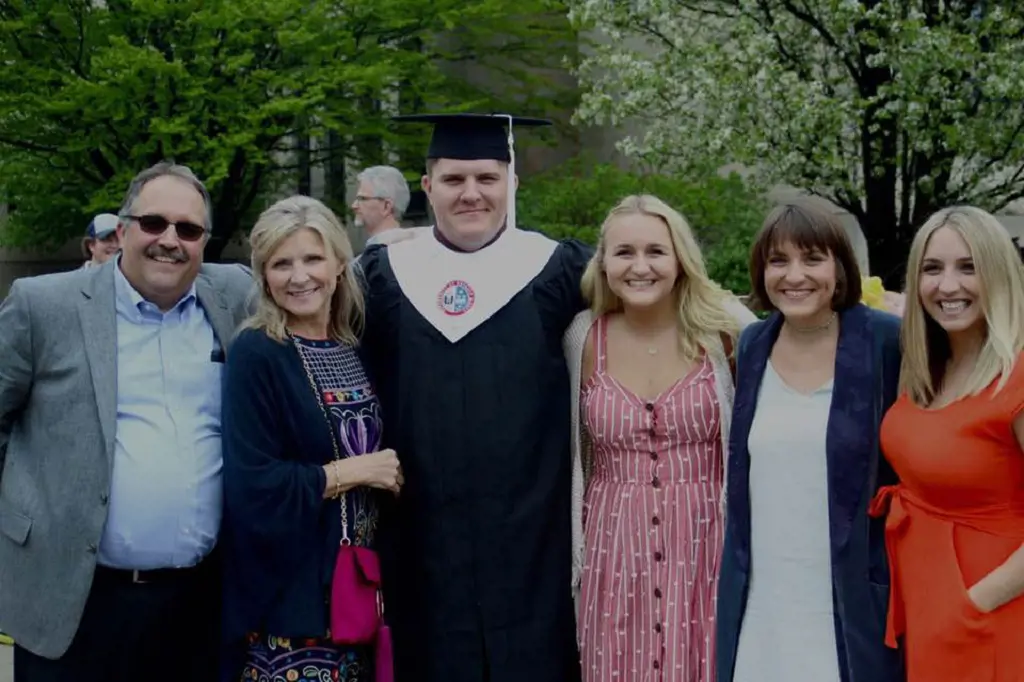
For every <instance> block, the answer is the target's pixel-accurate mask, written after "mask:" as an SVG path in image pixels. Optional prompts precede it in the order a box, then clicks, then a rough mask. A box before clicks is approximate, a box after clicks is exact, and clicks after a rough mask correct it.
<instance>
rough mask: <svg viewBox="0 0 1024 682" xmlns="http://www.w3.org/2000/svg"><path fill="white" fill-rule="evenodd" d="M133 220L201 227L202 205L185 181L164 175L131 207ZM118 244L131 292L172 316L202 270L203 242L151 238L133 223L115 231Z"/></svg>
mask: <svg viewBox="0 0 1024 682" xmlns="http://www.w3.org/2000/svg"><path fill="white" fill-rule="evenodd" d="M130 210H131V214H132V215H133V216H136V218H139V217H142V218H145V219H146V221H147V224H148V223H149V222H153V221H155V222H159V221H158V220H156V218H157V217H159V218H162V219H163V220H164V221H169V222H170V223H190V224H192V225H205V223H206V203H205V202H204V200H203V195H202V194H200V193H199V192H198V191H197V190H196V188H195V187H193V186H192V185H191V184H190V183H189V182H188V181H187V180H184V179H182V178H178V177H175V176H173V175H163V176H160V177H157V178H154V179H153V180H150V181H149V182H147V183H146V184H145V185H144V186H143V187H142V189H141V190H140V191H139V195H138V197H136V199H135V201H134V202H133V203H132V206H131V207H130ZM117 234H118V237H119V239H120V242H121V247H122V248H121V250H122V256H121V271H122V272H123V273H124V276H125V278H126V279H127V280H128V281H129V282H130V283H131V285H132V287H134V288H135V290H136V291H138V292H139V294H141V295H142V296H143V298H145V299H146V300H148V301H150V302H151V303H153V304H154V305H156V306H158V307H159V308H160V309H161V310H165V311H166V310H170V308H171V307H173V306H174V305H175V304H176V303H177V302H178V301H179V300H181V298H182V297H183V296H184V295H185V294H186V293H188V290H189V289H190V288H191V287H192V283H193V282H195V279H196V275H197V274H198V273H199V268H200V266H202V264H203V247H205V246H206V241H207V236H205V235H204V236H202V237H200V238H199V239H196V240H194V241H189V240H187V239H182V238H181V236H180V235H179V234H178V230H177V228H176V227H175V226H174V225H173V224H170V225H167V226H166V229H164V230H162V231H160V232H158V233H156V234H154V233H152V232H146V231H144V230H143V229H142V227H140V224H139V221H138V220H137V219H125V222H122V223H120V224H119V225H118V227H117Z"/></svg>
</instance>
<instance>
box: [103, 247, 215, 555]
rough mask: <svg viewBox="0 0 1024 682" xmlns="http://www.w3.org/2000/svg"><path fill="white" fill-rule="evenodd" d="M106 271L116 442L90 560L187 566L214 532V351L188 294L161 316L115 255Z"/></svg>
mask: <svg viewBox="0 0 1024 682" xmlns="http://www.w3.org/2000/svg"><path fill="white" fill-rule="evenodd" d="M115 273H116V274H115V292H116V296H115V302H116V303H115V305H116V311H117V435H116V437H115V440H114V469H113V476H112V478H111V489H110V508H109V510H108V515H107V523H106V526H105V527H104V531H103V537H102V539H101V540H100V547H99V556H98V560H99V563H100V564H101V565H104V566H110V567H113V568H125V569H137V570H147V569H155V568H176V567H185V566H192V565H195V564H196V563H198V562H199V561H200V560H201V559H202V558H203V557H204V556H206V555H207V554H208V553H209V552H210V550H211V549H212V548H213V546H214V544H216V541H217V533H218V531H219V530H220V521H221V500H222V496H223V491H222V488H221V470H222V466H223V459H222V454H221V421H220V413H221V372H222V369H223V366H224V364H223V361H222V356H223V354H222V353H220V344H219V343H218V341H217V338H216V335H215V334H214V331H213V327H212V325H211V324H210V322H209V320H208V319H207V317H206V313H205V312H204V311H203V309H202V307H201V306H200V305H199V299H198V298H196V293H195V287H193V288H192V290H191V291H190V292H189V293H188V294H187V295H186V296H185V297H184V298H182V299H181V300H180V301H179V302H178V303H177V305H175V306H174V308H172V309H171V310H170V311H168V312H166V313H162V312H161V311H160V309H159V308H157V307H156V306H155V305H153V304H152V303H150V302H148V301H146V300H145V299H143V298H142V296H141V295H140V294H139V293H138V292H137V291H135V289H134V288H133V287H132V286H131V284H129V283H128V280H127V279H126V278H125V276H124V275H123V274H122V273H121V268H120V258H118V267H117V268H115ZM216 356H221V357H216Z"/></svg>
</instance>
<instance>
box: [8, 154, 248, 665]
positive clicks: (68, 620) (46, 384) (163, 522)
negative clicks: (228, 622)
mask: <svg viewBox="0 0 1024 682" xmlns="http://www.w3.org/2000/svg"><path fill="white" fill-rule="evenodd" d="M210 215H211V211H210V198H209V194H208V193H207V190H206V188H205V187H204V186H203V183H202V182H200V181H199V179H198V178H196V177H195V175H194V174H193V173H192V171H190V170H189V169H188V168H186V167H184V166H179V165H174V164H170V163H161V164H158V165H156V166H154V167H152V168H149V169H147V170H145V171H143V172H142V173H140V174H139V175H138V176H136V178H135V179H134V180H133V181H132V183H131V186H130V187H129V189H128V193H127V196H126V198H125V201H124V204H123V206H122V208H121V210H120V211H119V214H118V220H119V222H118V227H117V233H118V236H119V237H120V241H121V247H122V248H121V252H120V253H119V254H118V255H117V256H115V257H114V258H112V259H110V260H109V261H108V262H107V263H105V264H104V265H101V266H98V267H93V268H89V269H85V270H81V269H80V270H75V271H72V272H68V273H60V274H55V275H44V276H41V277H31V278H25V279H20V280H18V281H16V282H15V283H14V285H13V286H12V287H11V290H10V293H9V295H8V297H7V299H6V300H5V301H3V303H0V463H2V469H0V604H3V608H2V610H0V628H2V629H3V630H4V631H5V632H7V633H9V634H10V635H12V636H13V637H14V639H15V642H16V646H15V652H14V678H15V680H16V681H17V682H51V681H54V682H55V681H57V680H60V681H61V682H94V681H95V682H100V681H101V680H102V681H103V682H108V681H109V682H121V681H125V682H127V681H128V680H136V679H139V677H140V676H141V677H143V678H145V679H146V680H150V681H154V680H157V681H161V682H163V681H166V682H172V681H174V682H177V681H179V680H189V681H190V682H193V681H195V682H205V681H207V680H209V681H211V682H212V680H215V679H216V677H217V674H218V659H217V654H218V650H217V643H218V641H219V637H218V630H219V617H218V616H219V609H220V583H221V571H220V567H219V566H218V562H217V556H216V552H215V550H214V547H215V545H216V542H217V535H218V532H219V528H220V521H221V497H222V493H221V468H222V457H221V435H220V434H221V428H220V410H221V395H220V392H221V370H222V367H223V365H224V358H225V350H226V349H227V346H228V343H229V341H230V339H231V338H232V336H233V334H234V331H235V328H236V327H237V325H238V324H239V323H240V322H241V321H242V319H243V318H244V317H245V316H246V314H247V305H246V302H247V297H248V294H249V293H250V290H251V288H252V286H253V284H252V279H251V277H250V275H249V272H248V270H247V269H246V268H244V267H243V266H238V265H209V264H203V247H204V246H205V244H206V242H207V240H208V238H209V235H210V229H211V217H210Z"/></svg>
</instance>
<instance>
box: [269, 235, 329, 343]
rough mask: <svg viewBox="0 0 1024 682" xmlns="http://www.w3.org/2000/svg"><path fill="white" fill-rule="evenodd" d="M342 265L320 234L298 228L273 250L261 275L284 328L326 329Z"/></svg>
mask: <svg viewBox="0 0 1024 682" xmlns="http://www.w3.org/2000/svg"><path fill="white" fill-rule="evenodd" d="M343 270H344V266H343V265H342V264H341V262H340V261H339V260H338V259H337V257H335V255H334V253H333V252H332V251H331V250H330V249H328V248H327V247H326V245H325V244H324V240H323V239H321V237H320V234H319V233H318V232H317V231H316V230H313V229H311V228H308V227H306V228H302V229H300V230H297V231H296V232H294V233H292V234H291V235H290V236H289V237H287V238H286V239H285V240H284V241H283V242H281V245H280V246H278V247H277V249H275V250H274V252H273V253H272V254H271V255H270V258H268V259H267V262H266V266H264V270H263V276H264V279H265V280H266V283H267V289H268V290H269V291H270V296H271V298H273V299H274V303H276V304H277V306H278V307H279V308H281V309H282V310H283V311H285V314H286V315H287V317H288V323H287V324H288V326H289V327H296V326H301V327H302V328H303V329H308V328H311V327H312V328H315V329H320V328H321V327H322V328H323V330H324V333H326V329H327V326H328V323H329V320H330V316H331V297H332V296H333V295H334V290H335V289H336V288H337V286H338V278H339V277H340V276H341V273H342V271H343Z"/></svg>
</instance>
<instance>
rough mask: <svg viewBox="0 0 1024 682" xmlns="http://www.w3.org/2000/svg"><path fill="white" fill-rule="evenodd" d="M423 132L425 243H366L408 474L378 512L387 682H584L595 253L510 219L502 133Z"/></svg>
mask: <svg viewBox="0 0 1024 682" xmlns="http://www.w3.org/2000/svg"><path fill="white" fill-rule="evenodd" d="M399 118H400V120H405V121H414V122H423V123H433V124H434V130H433V136H432V139H431V142H430V147H429V150H428V153H427V169H426V174H425V175H424V176H423V178H422V187H423V190H424V191H425V193H426V195H427V198H428V200H429V201H430V204H431V206H432V208H433V211H434V214H435V216H436V224H435V225H434V226H432V228H430V230H429V231H428V232H427V233H425V234H424V235H422V236H420V237H417V238H416V239H409V240H406V241H401V242H398V243H392V244H390V245H388V246H386V247H385V246H371V247H370V248H369V249H368V250H367V251H365V252H364V254H363V257H362V259H361V264H362V270H363V275H364V277H365V286H366V290H367V304H366V305H367V323H366V330H365V332H364V338H363V342H362V348H363V353H364V356H365V358H366V362H367V367H368V369H369V370H370V372H371V375H372V378H373V380H374V382H375V386H376V388H377V392H378V395H379V397H380V401H381V406H382V412H383V414H384V415H385V419H386V420H387V428H386V429H385V430H384V435H383V438H384V443H383V447H390V448H393V449H394V450H395V451H396V452H397V453H398V457H399V460H400V461H401V463H402V468H403V471H404V472H405V480H406V483H405V487H404V488H403V490H402V494H401V495H400V496H399V497H398V498H397V499H395V500H393V501H390V502H389V504H388V505H386V506H385V507H384V509H383V510H382V518H381V526H380V535H379V536H378V537H379V539H380V542H381V559H382V564H383V566H382V567H383V582H382V587H383V590H384V593H385V617H386V619H387V622H388V624H389V625H390V627H391V628H392V633H393V637H394V647H395V661H394V662H395V678H396V680H397V681H398V682H413V681H415V682H441V681H444V682H448V681H449V680H459V681H460V682H483V681H484V680H487V681H488V682H511V681H512V680H522V679H529V680H530V681H531V682H573V681H574V680H579V679H580V666H579V651H578V648H577V645H576V633H575V615H574V607H573V599H572V593H571V552H570V548H571V527H570V493H571V467H570V463H571V462H570V459H571V458H570V455H569V453H570V419H569V415H570V409H569V408H570V405H569V395H570V391H569V374H568V370H567V367H566V362H565V357H564V355H563V350H562V338H563V334H564V333H565V331H566V328H567V327H568V325H569V324H570V322H571V321H572V319H573V317H574V316H575V315H576V313H578V312H579V311H581V310H583V309H584V307H585V303H584V301H583V297H582V293H581V289H580V278H581V276H582V273H583V270H584V268H585V267H586V264H587V262H588V260H589V259H590V256H591V255H592V250H591V249H590V248H589V247H587V246H585V245H583V244H582V243H579V242H576V241H571V240H569V241H561V242H559V241H553V240H551V239H549V238H547V237H545V236H543V235H541V234H539V233H535V232H530V231H526V230H521V229H519V228H518V227H517V226H516V221H515V190H516V184H517V178H516V175H515V147H514V140H513V139H512V130H511V129H510V126H511V127H512V128H515V129H518V128H520V127H535V126H539V125H546V124H548V121H543V120H538V119H522V118H514V117H508V116H487V115H471V114H464V115H447V116H445V115H418V116H411V117H409V116H406V117H399Z"/></svg>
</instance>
